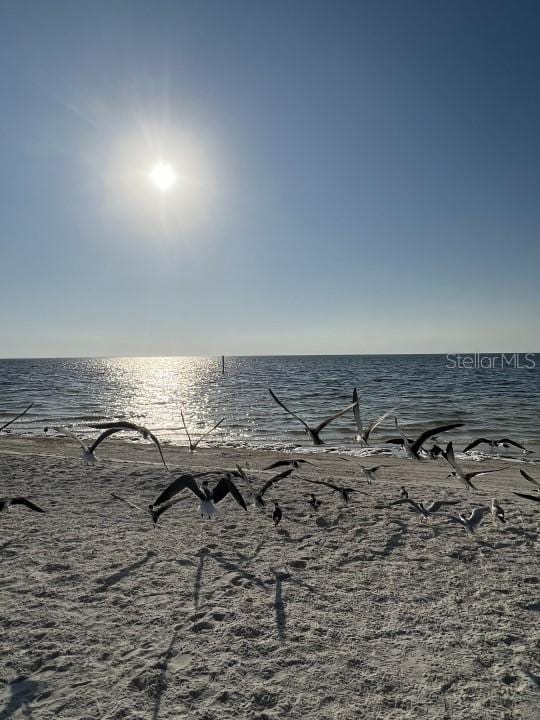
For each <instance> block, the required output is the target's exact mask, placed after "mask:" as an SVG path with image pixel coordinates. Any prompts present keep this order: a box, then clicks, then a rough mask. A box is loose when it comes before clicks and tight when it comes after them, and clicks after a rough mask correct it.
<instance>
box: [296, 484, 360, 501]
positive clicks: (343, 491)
mask: <svg viewBox="0 0 540 720" xmlns="http://www.w3.org/2000/svg"><path fill="white" fill-rule="evenodd" d="M302 480H304V482H308V483H312V484H313V485H324V487H329V488H330V489H331V490H334V492H338V493H339V494H340V495H341V497H342V498H343V502H344V503H345V505H347V504H348V502H349V497H350V494H351V493H353V492H357V488H350V487H342V486H341V485H334V484H333V483H329V482H325V481H324V480H308V478H302Z"/></svg>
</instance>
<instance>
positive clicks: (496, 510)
mask: <svg viewBox="0 0 540 720" xmlns="http://www.w3.org/2000/svg"><path fill="white" fill-rule="evenodd" d="M491 517H492V518H493V521H494V522H495V524H497V523H502V524H503V525H504V523H505V522H506V520H505V519H504V510H503V509H502V507H501V506H500V505H499V503H498V502H497V498H491Z"/></svg>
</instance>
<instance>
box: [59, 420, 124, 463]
mask: <svg viewBox="0 0 540 720" xmlns="http://www.w3.org/2000/svg"><path fill="white" fill-rule="evenodd" d="M51 429H52V430H54V431H55V432H57V433H60V434H61V435H65V436H66V437H69V438H71V439H72V440H75V442H77V443H79V445H80V446H81V448H82V458H83V460H84V461H85V462H86V464H87V465H93V464H94V463H95V462H96V461H97V460H98V457H97V455H96V448H97V447H98V445H101V443H102V442H103V441H104V440H106V439H107V438H108V437H110V436H111V435H114V434H115V433H117V432H120V430H121V428H118V429H117V428H109V429H108V430H105V432H102V433H101V435H100V436H99V437H98V438H97V439H96V440H94V442H93V443H92V444H91V445H85V443H84V442H83V441H82V440H81V438H80V437H78V436H77V435H75V433H72V432H71V430H67V429H66V428H61V427H53V428H51ZM48 430H49V428H45V432H48Z"/></svg>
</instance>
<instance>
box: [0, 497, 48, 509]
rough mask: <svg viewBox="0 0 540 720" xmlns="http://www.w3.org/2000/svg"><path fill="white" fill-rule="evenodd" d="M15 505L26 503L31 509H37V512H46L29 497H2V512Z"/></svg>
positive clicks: (0, 500)
mask: <svg viewBox="0 0 540 720" xmlns="http://www.w3.org/2000/svg"><path fill="white" fill-rule="evenodd" d="M13 505H25V506H26V507H27V508H29V509H30V510H35V511H36V512H40V513H44V512H45V510H43V509H42V508H40V507H38V506H37V505H34V503H33V502H30V500H28V498H25V497H12V498H9V497H0V512H8V511H9V510H11V507H12V506H13Z"/></svg>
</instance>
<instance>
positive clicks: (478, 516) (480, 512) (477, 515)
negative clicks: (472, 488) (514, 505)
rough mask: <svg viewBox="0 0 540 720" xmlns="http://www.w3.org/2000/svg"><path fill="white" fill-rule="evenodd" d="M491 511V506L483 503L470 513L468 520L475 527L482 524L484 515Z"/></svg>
mask: <svg viewBox="0 0 540 720" xmlns="http://www.w3.org/2000/svg"><path fill="white" fill-rule="evenodd" d="M490 511H491V508H490V507H489V505H481V506H480V507H476V508H474V510H473V511H472V512H471V514H470V515H469V517H468V518H467V520H468V521H469V523H470V524H471V525H472V526H473V527H476V526H477V525H479V524H480V522H481V520H482V518H483V517H484V515H485V514H486V513H487V512H490Z"/></svg>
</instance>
